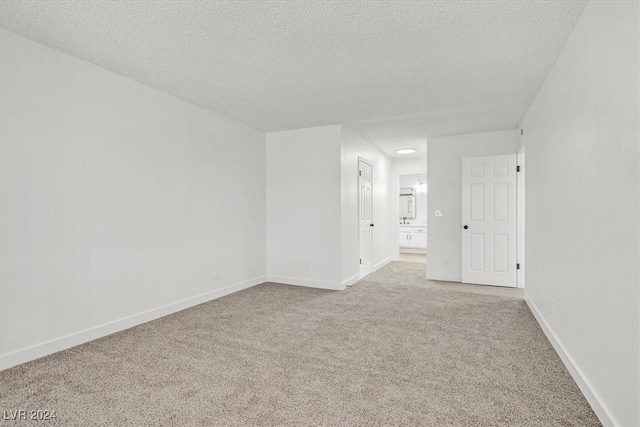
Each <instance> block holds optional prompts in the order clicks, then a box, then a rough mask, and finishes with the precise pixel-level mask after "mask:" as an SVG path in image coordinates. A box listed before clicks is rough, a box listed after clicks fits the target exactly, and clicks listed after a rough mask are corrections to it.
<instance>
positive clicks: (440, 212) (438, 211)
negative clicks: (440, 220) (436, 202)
mask: <svg viewBox="0 0 640 427" xmlns="http://www.w3.org/2000/svg"><path fill="white" fill-rule="evenodd" d="M436 216H444V215H443V214H442V211H441V210H437V211H436Z"/></svg>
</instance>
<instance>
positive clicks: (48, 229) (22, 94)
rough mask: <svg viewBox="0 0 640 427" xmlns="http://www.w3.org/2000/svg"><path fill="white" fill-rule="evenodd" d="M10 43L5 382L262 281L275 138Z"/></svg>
mask: <svg viewBox="0 0 640 427" xmlns="http://www.w3.org/2000/svg"><path fill="white" fill-rule="evenodd" d="M0 40H1V49H0V52H1V58H0V59H1V61H0V62H1V69H0V76H1V77H0V78H1V83H0V84H1V87H0V90H1V93H2V97H1V98H0V99H1V101H0V102H1V105H0V109H1V120H2V128H1V149H2V159H1V215H2V225H1V233H2V240H1V248H0V249H1V258H0V262H1V276H0V281H1V294H2V301H1V317H0V320H1V325H2V327H1V347H0V352H1V354H2V359H1V361H2V367H3V368H6V367H9V366H11V365H14V364H17V363H21V362H23V361H25V360H29V359H33V358H36V357H39V356H42V355H44V354H47V353H49V352H52V351H57V350H61V349H62V348H65V347H69V346H71V345H74V344H79V343H80V342H83V341H87V340H90V339H93V338H97V337H98V336H101V335H104V334H106V333H110V332H115V331H116V330H119V329H122V328H125V327H128V326H133V325H134V324H136V323H140V322H143V321H145V320H150V319H151V318H154V317H159V316H161V315H165V314H168V313H170V312H172V311H175V310H177V309H180V308H185V307H186V306H189V305H192V304H194V303H197V302H203V301H205V300H207V299H210V298H213V297H215V296H219V295H222V294H224V293H228V292H230V291H232V290H234V289H239V288H241V287H244V286H249V285H251V284H255V283H259V282H262V281H264V279H265V277H264V276H265V273H266V260H265V244H266V240H265V239H266V237H265V234H266V232H265V228H266V227H265V218H266V213H265V203H266V186H265V177H266V171H265V140H264V134H262V133H260V132H257V131H255V130H253V129H251V128H248V127H246V126H244V125H242V124H239V123H237V122H234V121H232V120H229V119H226V118H224V117H222V116H219V115H216V114H214V113H212V112H209V111H206V110H203V109H201V108H199V107H196V106H193V105H191V104H188V103H186V102H184V101H181V100H178V99H176V98H173V97H171V96H169V95H166V94H163V93H161V92H158V91H156V90H154V89H151V88H149V87H147V86H144V85H141V84H139V83H136V82H133V81H131V80H129V79H127V78H124V77H122V76H118V75H116V74H113V73H111V72H109V71H106V70H104V69H101V68H99V67H96V66H94V65H91V64H88V63H86V62H83V61H81V60H78V59H76V58H73V57H70V56H67V55H65V54H62V53H60V52H57V51H55V50H52V49H49V48H46V47H44V46H42V45H39V44H36V43H34V42H32V41H29V40H27V39H24V38H22V37H20V36H17V35H15V34H13V33H10V32H8V31H5V30H1V31H0Z"/></svg>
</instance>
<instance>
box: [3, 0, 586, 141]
mask: <svg viewBox="0 0 640 427" xmlns="http://www.w3.org/2000/svg"><path fill="white" fill-rule="evenodd" d="M585 3H586V2H584V1H551V2H535V1H499V2H477V1H475V2H459V1H454V2H444V1H438V2H426V1H423V2H420V1H418V2H404V1H389V2H383V1H380V2H361V1H313V2H312V1H289V2H257V1H253V2H239V1H229V2H219V1H216V2H214V1H184V2H182V1H55V0H51V1H6V0H3V1H1V2H0V25H1V26H2V27H3V28H6V29H8V30H10V31H13V32H15V33H18V34H21V35H23V36H25V37H28V38H30V39H32V40H35V41H37V42H40V43H43V44H45V45H47V46H50V47H53V48H55V49H58V50H61V51H63V52H66V53H69V54H71V55H74V56H76V57H78V58H81V59H84V60H86V61H89V62H92V63H94V64H97V65H99V66H101V67H104V68H106V69H109V70H112V71H114V72H116V73H119V74H122V75H124V76H127V77H130V78H132V79H134V80H137V81H139V82H142V83H145V84H147V85H149V86H152V87H155V88H157V89H160V90H162V91H164V92H168V93H170V94H172V95H175V96H177V97H180V98H183V99H185V100H188V101H191V102H193V103H195V104H198V105H200V106H203V107H206V108H210V109H212V110H214V111H217V112H219V113H221V114H224V115H227V116H230V117H233V118H235V119H237V120H239V121H242V122H244V123H247V124H249V125H250V126H253V127H254V128H256V129H259V130H263V131H273V130H283V129H293V128H301V127H307V126H317V125H325V124H336V123H343V124H346V125H348V126H349V127H350V128H351V129H352V130H354V131H355V132H357V133H359V134H360V135H361V136H363V137H364V138H366V139H368V140H369V141H371V142H373V143H376V144H378V145H379V146H380V147H381V148H383V149H385V150H393V149H395V148H401V147H403V146H411V145H414V144H417V143H419V142H424V140H425V138H426V137H434V136H442V135H451V134H460V133H470V132H482V131H489V130H500V129H513V128H515V127H517V125H518V123H519V121H520V119H521V118H522V116H523V114H524V112H525V111H526V109H527V107H528V106H529V104H530V103H531V101H532V100H533V97H534V96H535V94H536V92H537V90H538V88H539V87H540V85H541V84H542V82H543V80H544V78H545V76H546V74H547V72H548V71H549V69H550V67H551V65H552V64H553V62H554V60H555V58H556V57H557V55H558V53H559V52H560V49H561V47H562V46H563V44H564V42H565V40H566V39H567V37H568V35H569V33H570V31H571V29H572V28H573V25H574V24H575V22H576V20H577V19H578V17H579V16H580V13H581V12H582V9H583V8H584V6H585Z"/></svg>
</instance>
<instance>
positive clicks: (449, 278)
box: [427, 269, 462, 282]
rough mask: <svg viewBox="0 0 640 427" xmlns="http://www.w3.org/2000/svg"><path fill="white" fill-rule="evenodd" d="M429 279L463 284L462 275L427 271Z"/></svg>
mask: <svg viewBox="0 0 640 427" xmlns="http://www.w3.org/2000/svg"><path fill="white" fill-rule="evenodd" d="M427 279H429V280H442V281H444V282H462V275H460V274H451V273H434V272H432V271H429V270H428V269H427Z"/></svg>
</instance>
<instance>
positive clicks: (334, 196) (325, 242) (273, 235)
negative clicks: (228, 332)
mask: <svg viewBox="0 0 640 427" xmlns="http://www.w3.org/2000/svg"><path fill="white" fill-rule="evenodd" d="M340 144H341V126H340V125H331V126H320V127H313V128H304V129H295V130H287V131H282V132H270V133H267V276H268V278H269V280H270V281H274V282H279V283H288V284H292V285H303V286H312V287H318V288H326V289H343V288H344V286H343V285H342V271H341V242H342V241H341V219H342V217H341V202H340V192H341V180H340V179H341V177H340V174H341V166H340V156H341V151H340Z"/></svg>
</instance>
